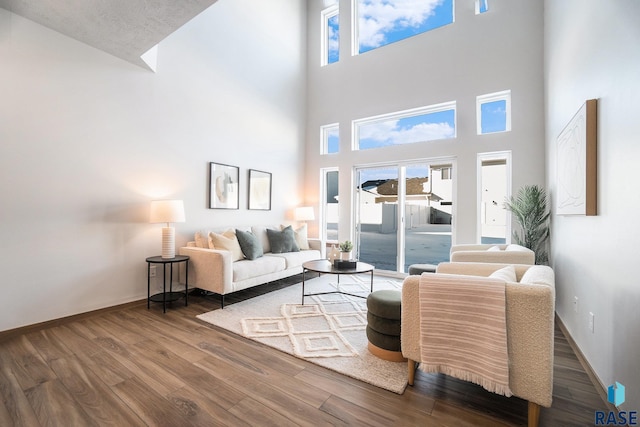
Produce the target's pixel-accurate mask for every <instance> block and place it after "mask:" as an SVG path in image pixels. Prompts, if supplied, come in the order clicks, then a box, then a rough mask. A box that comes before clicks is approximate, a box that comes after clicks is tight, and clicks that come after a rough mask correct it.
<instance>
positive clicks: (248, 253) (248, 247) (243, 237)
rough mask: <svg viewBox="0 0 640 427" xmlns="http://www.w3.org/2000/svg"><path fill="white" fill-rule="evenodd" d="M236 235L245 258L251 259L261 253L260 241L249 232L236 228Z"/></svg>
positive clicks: (259, 255)
mask: <svg viewBox="0 0 640 427" xmlns="http://www.w3.org/2000/svg"><path fill="white" fill-rule="evenodd" d="M236 237H237V238H238V243H239V244H240V248H241V249H242V253H243V254H244V256H245V258H247V259H249V260H253V259H256V258H260V257H261V256H262V255H263V252H262V243H261V242H260V241H258V238H257V237H256V236H254V235H253V234H252V233H251V232H249V231H242V230H238V229H236Z"/></svg>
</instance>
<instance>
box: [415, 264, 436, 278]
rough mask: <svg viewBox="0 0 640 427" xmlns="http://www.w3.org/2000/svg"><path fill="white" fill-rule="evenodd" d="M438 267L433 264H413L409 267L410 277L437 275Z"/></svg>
mask: <svg viewBox="0 0 640 427" xmlns="http://www.w3.org/2000/svg"><path fill="white" fill-rule="evenodd" d="M437 267H438V266H437V265H433V264H411V265H410V266H409V275H410V276H419V275H421V274H422V273H435V272H436V268H437Z"/></svg>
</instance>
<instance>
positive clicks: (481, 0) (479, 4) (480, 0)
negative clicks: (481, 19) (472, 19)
mask: <svg viewBox="0 0 640 427" xmlns="http://www.w3.org/2000/svg"><path fill="white" fill-rule="evenodd" d="M483 3H484V10H482V4H483ZM488 11H489V0H476V15H482V14H483V13H487V12H488Z"/></svg>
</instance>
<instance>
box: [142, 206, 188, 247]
mask: <svg viewBox="0 0 640 427" xmlns="http://www.w3.org/2000/svg"><path fill="white" fill-rule="evenodd" d="M184 221H185V219H184V203H183V202H182V200H153V201H152V202H151V219H150V221H149V222H152V223H160V222H165V223H167V226H166V227H162V258H175V256H176V232H175V229H174V228H173V227H172V226H171V223H174V222H184Z"/></svg>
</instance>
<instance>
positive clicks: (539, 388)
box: [401, 262, 555, 426]
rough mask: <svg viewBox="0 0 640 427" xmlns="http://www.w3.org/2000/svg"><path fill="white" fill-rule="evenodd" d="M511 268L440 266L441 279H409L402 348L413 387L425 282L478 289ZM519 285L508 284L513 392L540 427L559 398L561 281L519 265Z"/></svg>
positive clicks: (537, 268)
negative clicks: (556, 360)
mask: <svg viewBox="0 0 640 427" xmlns="http://www.w3.org/2000/svg"><path fill="white" fill-rule="evenodd" d="M503 267H506V265H505V264H490V263H470V262H464V263H446V262H444V263H440V264H439V265H438V269H437V272H436V274H426V273H425V274H423V275H422V276H408V277H407V278H406V279H405V280H404V284H403V287H402V314H401V317H402V320H401V346H402V355H403V356H404V357H406V358H407V359H408V369H409V384H410V385H413V383H414V379H415V376H414V375H415V368H416V364H417V363H420V362H421V360H420V359H421V354H422V348H421V327H420V325H421V320H422V316H421V310H420V296H419V294H420V292H419V290H420V286H421V280H425V281H432V280H438V279H439V276H448V277H450V278H453V280H458V281H459V282H460V283H468V284H474V285H477V286H478V292H482V285H483V283H484V282H483V281H482V280H483V279H485V278H486V277H488V276H490V275H491V273H493V272H495V271H496V270H499V269H501V268H503ZM514 269H515V273H516V281H514V282H511V281H506V282H505V300H506V301H505V304H506V327H507V330H506V332H507V341H508V359H509V387H510V389H511V392H512V393H513V395H515V396H517V397H520V398H522V399H525V400H527V401H528V402H529V426H537V425H538V420H539V415H540V407H541V406H544V407H549V406H551V400H552V394H553V344H554V312H555V278H554V274H553V270H552V269H551V268H550V267H548V266H544V265H514Z"/></svg>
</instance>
